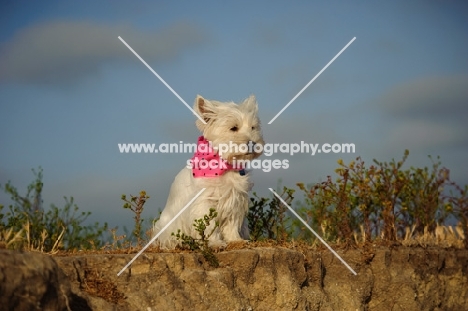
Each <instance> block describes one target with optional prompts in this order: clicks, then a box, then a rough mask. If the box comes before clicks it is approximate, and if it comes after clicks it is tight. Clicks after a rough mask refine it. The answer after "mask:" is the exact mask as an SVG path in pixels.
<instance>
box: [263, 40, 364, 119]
mask: <svg viewBox="0 0 468 311" xmlns="http://www.w3.org/2000/svg"><path fill="white" fill-rule="evenodd" d="M354 40H356V37H354V38H353V39H351V41H349V43H348V44H346V46H345V47H344V48H342V49H341V51H340V52H339V53H338V54H336V55H335V57H333V58H332V60H331V61H329V62H328V64H326V65H325V67H323V68H322V70H320V72H319V73H318V74H316V75H315V77H313V78H312V80H310V81H309V83H307V84H306V86H304V87H303V88H302V90H300V91H299V93H297V95H296V96H294V97H293V99H291V100H290V101H289V103H287V104H286V106H284V107H283V109H281V110H280V112H278V113H277V114H276V116H275V117H274V118H273V119H271V120H270V122H268V124H271V123H273V121H275V120H276V118H278V117H279V116H280V114H282V113H283V111H285V110H286V108H288V107H289V105H291V104H292V103H293V101H295V100H296V98H298V97H299V95H301V94H302V92H304V91H305V90H306V89H307V88H308V87H309V85H311V84H312V82H314V81H315V79H317V78H318V77H319V76H320V75H321V74H322V72H324V71H325V69H327V68H328V66H330V65H331V64H332V63H333V62H334V61H335V59H337V58H338V56H340V55H341V53H343V52H344V51H345V50H346V49H347V48H348V46H350V45H351V43H353V41H354Z"/></svg>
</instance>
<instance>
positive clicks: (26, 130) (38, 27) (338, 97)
mask: <svg viewBox="0 0 468 311" xmlns="http://www.w3.org/2000/svg"><path fill="white" fill-rule="evenodd" d="M1 6H2V8H1V9H0V148H1V152H0V184H2V185H3V184H5V183H6V182H7V181H8V180H11V181H12V183H13V184H14V185H16V186H17V187H18V188H20V189H22V190H24V187H25V186H26V185H27V184H28V183H29V182H30V181H31V180H32V173H31V169H32V168H37V167H38V166H42V167H43V169H44V186H45V188H44V196H43V199H44V204H45V206H48V205H50V203H55V204H56V205H58V206H62V205H63V202H64V201H63V196H73V197H74V198H75V202H76V203H77V204H78V206H80V208H81V209H82V210H86V211H88V210H89V211H92V212H93V216H92V220H93V221H107V222H108V223H109V224H110V225H111V226H119V227H122V226H124V225H126V226H131V224H132V221H131V215H130V213H128V211H125V210H123V209H122V208H121V206H122V204H121V202H120V195H121V194H123V193H126V194H137V193H138V192H139V190H142V189H145V190H146V191H147V192H148V193H149V195H150V196H151V199H150V200H149V201H148V203H147V210H146V211H145V213H146V216H147V217H149V216H150V215H154V216H155V215H156V214H157V211H158V209H159V208H163V207H164V205H165V201H166V198H167V194H168V191H169V187H170V185H171V183H172V180H173V178H174V176H175V175H176V174H177V173H178V171H179V170H180V169H181V168H182V167H183V166H184V164H185V161H186V160H187V158H189V157H191V155H187V154H170V155H168V154H166V155H164V154H157V155H155V154H151V155H150V154H120V153H119V151H118V147H117V144H118V143H174V142H179V141H184V142H195V141H196V139H197V137H198V135H199V133H198V132H197V129H196V127H195V117H194V116H193V115H192V114H191V113H190V111H189V110H188V109H187V108H186V107H185V106H184V105H183V104H182V103H181V102H180V101H179V100H178V99H177V98H176V97H175V96H174V95H173V94H172V93H171V92H170V91H169V90H168V89H167V88H166V87H165V86H164V85H163V84H162V83H161V82H160V81H159V80H158V79H157V78H156V77H155V76H154V75H153V74H152V73H151V72H150V71H149V70H148V69H147V68H146V67H145V66H144V65H143V64H142V63H141V62H140V61H139V60H138V59H137V58H136V57H135V56H134V55H133V54H132V53H131V52H130V51H129V50H128V49H127V48H126V47H125V46H124V45H123V44H122V43H121V42H120V41H119V40H118V36H121V37H122V38H123V39H124V40H125V41H126V42H127V43H128V44H129V45H130V46H132V48H133V49H134V50H135V51H137V52H138V53H139V54H140V55H141V56H142V57H143V58H144V59H145V60H146V61H147V62H148V63H149V64H150V65H151V66H152V67H153V69H154V70H155V71H156V72H158V74H160V75H161V76H162V77H163V78H164V79H165V80H166V81H167V82H168V83H169V84H170V85H171V86H172V87H173V88H174V89H175V90H176V91H177V92H178V93H179V94H180V96H181V97H182V98H184V99H185V101H186V102H188V103H189V104H190V105H191V104H192V103H193V101H194V99H195V96H196V95H197V94H200V95H202V96H204V97H206V98H208V99H215V100H220V101H230V100H233V101H236V102H238V101H241V100H243V99H244V98H246V97H248V96H249V95H250V94H255V95H256V97H257V100H258V103H259V108H260V118H261V120H262V122H263V132H264V137H265V140H266V142H270V143H295V142H300V141H301V140H303V141H306V142H309V143H354V144H355V145H356V154H336V155H332V154H320V155H316V156H313V157H312V156H310V155H305V154H302V155H294V156H292V157H290V156H286V155H282V154H279V155H275V158H279V159H289V163H290V167H289V169H287V170H283V169H280V170H273V171H271V172H269V173H266V172H262V171H258V170H255V171H254V172H253V180H254V182H255V188H254V189H255V190H256V191H257V192H258V193H260V194H264V195H269V192H268V190H267V188H269V187H273V188H275V187H276V185H277V183H278V181H279V180H282V184H284V185H287V186H294V185H295V183H296V182H305V183H313V182H319V181H323V180H324V179H326V176H327V175H333V171H334V169H335V168H336V167H337V164H336V161H337V159H339V158H343V159H344V161H345V162H349V161H350V160H352V159H354V158H356V157H357V156H361V157H362V158H363V159H364V160H365V161H366V162H367V163H370V162H371V161H372V159H374V158H377V159H379V160H382V161H388V160H391V159H392V158H397V159H398V158H400V157H401V156H402V155H403V152H404V150H405V149H409V150H410V157H409V161H408V164H409V165H410V164H411V165H417V166H430V165H431V162H430V160H429V159H428V158H427V156H428V155H432V156H434V157H436V156H438V155H439V156H441V160H442V163H443V164H444V165H445V166H446V167H448V168H449V169H451V176H452V178H453V179H454V180H455V181H457V182H459V183H460V184H466V183H468V177H467V176H468V168H467V166H466V160H467V159H468V148H467V147H468V125H467V122H466V120H467V116H468V58H467V57H466V55H468V21H467V20H466V13H467V12H468V10H467V9H468V5H467V4H466V3H464V2H463V1H450V2H446V1H431V2H428V1H412V2H407V1H387V2H379V3H377V2H374V1H359V2H357V1H293V2H286V1H236V2H223V3H219V2H214V1H197V2H190V1H177V2H170V3H169V2H160V1H156V2H151V3H150V2H137V1H100V2H95V1H76V2H72V1H67V2H65V1H41V2H26V1H7V2H2V4H1ZM353 37H356V38H357V39H356V40H355V41H354V42H353V44H351V46H350V47H349V48H348V49H347V50H346V51H345V52H344V53H343V54H342V55H341V56H340V57H339V58H338V59H337V60H336V61H335V62H334V63H333V64H332V65H331V66H330V67H329V68H328V69H327V70H326V71H325V72H324V73H323V74H322V75H321V76H320V77H319V78H318V79H317V80H316V81H315V82H314V83H313V84H312V85H311V86H310V87H309V88H308V89H307V90H306V91H305V92H304V93H303V94H302V95H301V96H300V97H299V98H298V99H297V100H296V101H295V102H294V103H293V104H292V105H291V106H290V107H289V108H288V109H287V110H286V111H285V112H284V113H283V114H282V115H281V116H280V117H279V118H278V119H277V120H275V122H273V124H271V125H268V124H267V123H268V121H270V120H271V119H272V118H273V117H274V116H275V115H276V113H277V112H278V111H279V110H280V109H281V108H282V107H283V106H284V105H285V104H286V103H288V102H289V100H290V99H291V98H293V97H294V96H295V95H296V94H297V92H299V90H300V89H301V88H302V87H303V86H304V85H306V84H307V83H308V82H309V81H310V79H312V77H314V76H315V75H316V74H317V73H318V72H319V71H320V70H321V69H322V68H323V67H324V66H325V64H327V63H328V62H329V61H330V60H331V59H332V58H333V56H335V55H336V53H338V52H339V51H340V50H341V49H342V48H343V47H344V46H345V45H346V44H347V43H348V42H349V41H350V40H351V39H352V38H353ZM265 158H266V157H265V156H264V157H263V159H265ZM0 203H2V204H5V205H7V204H8V197H7V196H5V195H4V194H0Z"/></svg>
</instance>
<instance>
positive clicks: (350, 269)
mask: <svg viewBox="0 0 468 311" xmlns="http://www.w3.org/2000/svg"><path fill="white" fill-rule="evenodd" d="M268 190H270V191H271V192H273V194H274V195H275V196H276V197H277V198H278V199H279V200H280V201H281V203H283V204H284V206H286V207H287V208H289V210H290V211H291V212H292V213H293V214H294V216H296V217H297V218H298V219H299V220H300V221H301V222H302V223H303V224H304V225H305V226H306V227H307V229H309V230H310V231H311V232H312V233H313V234H314V235H315V236H316V237H317V239H319V240H320V242H322V243H323V244H324V245H325V246H326V247H327V248H328V249H329V250H330V251H331V252H332V253H333V255H335V256H336V258H338V259H339V260H340V261H341V262H342V263H343V264H344V265H345V266H346V268H348V269H349V271H351V272H352V273H353V274H354V275H357V273H356V272H355V271H354V270H353V268H351V267H350V266H349V265H348V264H347V263H346V261H344V260H343V258H341V257H340V255H338V253H337V252H335V251H334V250H333V248H331V247H330V245H328V244H327V242H325V240H324V239H322V237H321V236H320V235H318V234H317V232H315V231H314V229H312V228H311V227H310V226H309V225H308V224H307V223H306V222H305V221H304V219H302V218H301V217H300V216H299V215H298V214H297V213H296V211H295V210H293V209H292V208H291V206H289V205H288V204H287V203H286V202H285V201H284V200H283V198H282V197H280V196H279V195H278V194H277V193H276V192H275V191H274V190H273V189H271V188H268Z"/></svg>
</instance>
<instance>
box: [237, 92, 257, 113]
mask: <svg viewBox="0 0 468 311" xmlns="http://www.w3.org/2000/svg"><path fill="white" fill-rule="evenodd" d="M239 106H240V107H241V108H242V109H244V110H245V111H248V112H250V113H257V111H258V104H257V99H256V98H255V95H250V96H249V98H247V99H246V100H244V101H243V102H242V104H240V105H239Z"/></svg>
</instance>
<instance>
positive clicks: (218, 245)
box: [208, 240, 227, 249]
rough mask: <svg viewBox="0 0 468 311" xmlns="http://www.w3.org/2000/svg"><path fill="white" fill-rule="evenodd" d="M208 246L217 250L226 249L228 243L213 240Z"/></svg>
mask: <svg viewBox="0 0 468 311" xmlns="http://www.w3.org/2000/svg"><path fill="white" fill-rule="evenodd" d="M208 246H209V247H211V248H215V249H225V248H226V246H227V243H226V242H224V241H222V240H213V241H209V242H208Z"/></svg>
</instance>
